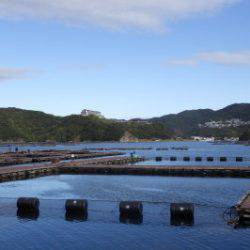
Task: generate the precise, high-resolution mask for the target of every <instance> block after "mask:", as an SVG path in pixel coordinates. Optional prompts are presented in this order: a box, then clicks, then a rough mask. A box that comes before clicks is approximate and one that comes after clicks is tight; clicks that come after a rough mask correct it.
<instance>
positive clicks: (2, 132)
mask: <svg viewBox="0 0 250 250" xmlns="http://www.w3.org/2000/svg"><path fill="white" fill-rule="evenodd" d="M232 119H240V122H241V123H240V124H237V126H236V125H235V124H231V125H230V126H224V127H220V128H219V127H218V128H216V127H215V128H214V127H209V126H206V123H207V122H211V121H213V122H220V123H223V124H224V125H225V124H227V123H228V121H229V122H230V120H232ZM249 121H250V104H233V105H230V106H228V107H225V108H223V109H220V110H217V111H213V110H210V109H198V110H187V111H184V112H181V113H179V114H175V115H174V114H171V115H166V116H162V117H159V118H152V119H147V120H143V119H133V120H130V121H115V120H109V119H102V118H98V117H96V116H87V117H83V116H80V115H71V116H66V117H59V116H53V115H49V114H45V113H43V112H37V111H29V110H22V109H17V108H2V109H0V141H35V142H41V141H48V140H50V141H58V142H67V141H76V142H78V141H118V140H120V138H121V137H122V136H123V135H124V134H125V132H129V133H131V134H132V135H133V136H135V137H137V138H139V139H168V138H174V137H183V138H185V137H186V138H189V137H190V136H194V135H198V136H199V135H200V136H215V137H218V138H224V137H241V138H242V139H244V140H246V138H247V136H249V131H250V123H249ZM242 122H243V123H242ZM236 123H237V122H236Z"/></svg>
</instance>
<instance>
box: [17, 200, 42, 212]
mask: <svg viewBox="0 0 250 250" xmlns="http://www.w3.org/2000/svg"><path fill="white" fill-rule="evenodd" d="M39 205H40V202H39V199H38V198H28V197H21V198H19V199H18V200H17V208H18V210H38V209H39Z"/></svg>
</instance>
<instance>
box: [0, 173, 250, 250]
mask: <svg viewBox="0 0 250 250" xmlns="http://www.w3.org/2000/svg"><path fill="white" fill-rule="evenodd" d="M248 190H250V180H248V179H230V178H183V177H156V176H154V177H149V176H95V175H89V176H85V175H58V176H48V177H41V178H37V179H31V180H25V181H16V182H6V183H1V184H0V225H1V233H0V248H1V249H223V248H224V249H249V246H250V237H249V236H250V229H249V228H248V229H246V228H245V229H237V230H236V229H233V228H232V227H231V226H228V225H226V223H225V221H224V220H223V218H222V214H223V211H224V210H225V208H227V207H229V206H232V205H234V204H235V203H236V202H237V201H238V200H239V199H240V198H241V197H242V196H243V195H244V194H245V193H246V192H247V191H248ZM20 196H37V197H39V198H40V202H41V205H40V214H39V216H38V215H37V218H36V219H35V220H34V218H33V219H31V218H29V219H28V218H22V217H17V216H16V205H15V203H16V198H17V197H20ZM67 198H85V199H88V200H89V212H88V218H87V220H85V221H77V220H75V221H69V220H68V219H69V218H67V217H66V218H65V211H64V202H65V199H67ZM121 200H141V201H143V205H144V212H143V215H144V216H143V220H142V221H137V224H124V221H120V219H119V210H118V206H119V201H121ZM161 202H162V203H161ZM171 202H193V203H195V219H194V226H191V227H189V226H181V227H176V226H171V225H170V213H169V204H170V203H171ZM134 223H135V222H134ZM138 223H141V224H138Z"/></svg>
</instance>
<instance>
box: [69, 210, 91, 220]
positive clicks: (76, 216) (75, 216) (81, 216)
mask: <svg viewBox="0 0 250 250" xmlns="http://www.w3.org/2000/svg"><path fill="white" fill-rule="evenodd" d="M65 220H66V221H70V222H74V221H75V222H83V221H87V220H88V213H87V212H85V213H83V212H77V211H75V212H74V211H73V212H72V211H71V212H66V213H65Z"/></svg>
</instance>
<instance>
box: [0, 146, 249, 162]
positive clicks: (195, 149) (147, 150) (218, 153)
mask: <svg viewBox="0 0 250 250" xmlns="http://www.w3.org/2000/svg"><path fill="white" fill-rule="evenodd" d="M101 148H102V149H106V150H104V151H110V150H112V151H121V152H124V153H126V154H130V153H132V152H134V153H136V154H137V155H140V156H144V157H145V158H146V161H145V162H143V163H140V164H150V165H152V164H157V165H173V164H174V165H217V166H219V165H222V164H223V166H250V146H245V145H240V144H219V143H217V144H214V143H208V142H136V143H120V142H114V143H107V142H102V143H79V144H59V145H54V146H39V145H38V146H19V150H27V149H30V150H41V149H59V150H63V149H70V150H81V149H92V150H94V151H97V150H96V149H101ZM142 148H143V149H144V150H142ZM181 148H186V149H187V150H180V149H181ZM14 149H15V146H11V145H9V146H2V147H0V152H1V151H2V152H3V151H9V150H14ZM119 149H124V150H119ZM157 149H164V150H157ZM156 156H161V157H163V161H162V162H155V157H156ZM171 156H176V157H177V161H176V162H171V161H170V160H169V157H171ZM184 156H189V157H191V161H190V162H184V161H183V157H184ZM197 156H200V157H202V162H196V161H195V157H197ZM209 156H210V157H214V162H208V161H207V160H206V157H209ZM219 157H227V162H223V163H221V162H220V161H219ZM236 157H243V162H237V163H236V161H235V158H236Z"/></svg>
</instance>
